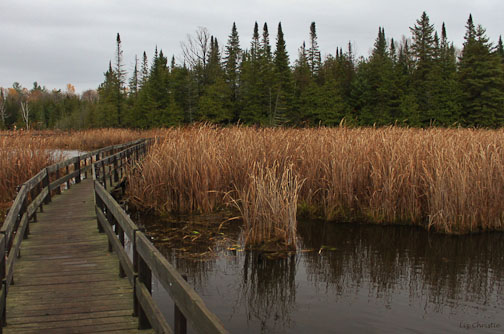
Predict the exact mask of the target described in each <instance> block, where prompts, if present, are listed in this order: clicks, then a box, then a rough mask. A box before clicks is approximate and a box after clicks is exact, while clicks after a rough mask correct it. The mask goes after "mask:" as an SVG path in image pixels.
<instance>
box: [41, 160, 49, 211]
mask: <svg viewBox="0 0 504 334" xmlns="http://www.w3.org/2000/svg"><path fill="white" fill-rule="evenodd" d="M50 184H51V179H50V177H49V170H48V169H47V168H46V177H45V178H44V180H42V186H43V187H44V188H47V190H48V194H47V196H46V198H45V200H44V203H45V204H49V203H50V202H51V191H50V188H49V185H50Z"/></svg>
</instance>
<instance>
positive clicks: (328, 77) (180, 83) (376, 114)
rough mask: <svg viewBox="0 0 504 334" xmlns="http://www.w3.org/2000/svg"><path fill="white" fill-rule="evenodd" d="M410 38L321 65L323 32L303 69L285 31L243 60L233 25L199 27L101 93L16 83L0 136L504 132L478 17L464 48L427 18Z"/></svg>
mask: <svg viewBox="0 0 504 334" xmlns="http://www.w3.org/2000/svg"><path fill="white" fill-rule="evenodd" d="M409 30H410V31H409V34H408V36H409V37H403V38H402V40H400V41H396V40H394V39H389V38H387V36H386V32H385V30H384V29H383V28H381V27H379V28H378V33H377V37H376V40H375V43H374V47H373V50H372V52H371V54H370V55H369V56H368V57H362V56H361V57H357V56H356V55H355V54H354V52H353V50H352V48H353V46H352V44H351V43H348V45H347V46H345V47H344V48H337V50H335V53H334V54H329V55H327V56H324V57H322V56H321V51H320V48H319V44H318V39H317V29H316V24H315V22H313V23H311V25H310V27H309V30H308V31H307V32H308V34H307V36H308V39H307V42H303V43H302V45H301V46H300V47H299V49H298V54H297V55H295V60H293V61H291V57H290V55H289V54H288V52H287V47H286V42H285V38H284V32H283V30H282V25H281V23H279V24H278V26H277V27H276V38H273V37H271V35H270V28H269V27H268V25H267V24H266V23H264V25H262V27H260V26H259V25H258V24H257V23H255V25H254V27H253V37H252V40H251V41H250V43H249V44H248V47H247V48H245V49H243V48H242V47H241V46H240V45H242V44H241V43H240V37H239V34H238V29H237V27H236V25H235V24H233V25H232V29H231V32H230V34H229V36H228V38H227V40H226V41H225V44H222V42H221V41H220V40H218V39H217V38H216V37H215V36H212V35H211V34H210V33H209V32H208V30H207V29H205V28H199V29H198V30H197V31H196V33H195V34H194V36H191V37H190V38H188V40H187V41H186V42H184V43H183V44H182V54H183V61H179V62H180V63H178V62H177V61H176V60H175V57H174V56H172V57H171V58H170V57H167V56H166V55H165V53H164V52H163V50H158V48H157V47H156V48H155V51H154V53H153V55H150V56H148V55H147V53H146V52H143V54H142V55H140V56H137V57H135V60H134V64H135V65H134V69H133V71H132V73H127V71H126V70H125V65H124V63H125V61H124V59H123V51H122V43H121V37H120V35H119V33H118V34H117V36H116V50H115V55H114V59H112V60H111V61H110V62H109V64H108V68H107V69H106V71H105V73H104V81H103V83H101V84H100V86H99V87H98V88H97V90H88V91H85V92H83V93H82V94H75V89H74V88H73V86H72V85H70V84H69V85H68V86H67V90H66V91H61V90H53V91H48V90H47V89H46V88H44V87H41V86H40V85H39V84H38V83H36V82H35V83H34V84H33V87H32V88H31V89H27V88H23V87H21V85H19V84H18V83H14V84H13V86H12V87H11V88H1V89H0V128H13V127H14V126H17V127H18V128H20V127H24V128H40V129H45V128H79V129H84V128H97V127H128V128H140V129H145V128H153V127H168V126H176V125H181V124H189V123H192V122H207V123H213V124H219V125H227V124H237V123H239V124H247V125H258V126H320V125H322V126H335V125H339V124H342V123H343V124H345V125H348V126H385V125H391V124H395V125H401V126H411V127H428V126H444V127H452V126H464V127H485V128H496V127H500V126H503V125H504V47H503V42H502V38H499V40H498V42H497V43H493V42H491V41H490V40H489V38H488V37H487V35H486V31H485V29H484V28H483V27H482V26H481V25H479V24H476V23H475V22H473V18H472V16H469V18H468V20H467V23H466V32H465V36H464V43H463V46H462V49H457V48H455V46H454V45H453V43H452V42H450V40H449V38H448V34H447V29H446V27H445V25H444V24H443V25H442V27H441V29H440V30H439V31H438V30H436V28H435V27H434V25H433V24H431V22H430V19H429V16H428V15H427V14H426V13H425V12H424V13H423V14H422V15H421V17H420V18H419V19H418V20H416V22H415V23H414V25H413V26H412V27H410V29H409Z"/></svg>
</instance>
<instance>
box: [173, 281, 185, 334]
mask: <svg viewBox="0 0 504 334" xmlns="http://www.w3.org/2000/svg"><path fill="white" fill-rule="evenodd" d="M182 278H184V279H185V280H186V281H187V275H185V274H184V275H182ZM174 320H175V331H174V332H175V334H187V319H186V318H185V316H184V314H183V313H182V312H181V311H180V309H179V308H178V306H177V304H175V313H174Z"/></svg>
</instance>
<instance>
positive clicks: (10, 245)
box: [0, 139, 145, 334]
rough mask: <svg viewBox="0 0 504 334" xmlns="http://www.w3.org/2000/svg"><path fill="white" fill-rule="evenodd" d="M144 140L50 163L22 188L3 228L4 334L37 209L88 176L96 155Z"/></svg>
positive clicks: (0, 301)
mask: <svg viewBox="0 0 504 334" xmlns="http://www.w3.org/2000/svg"><path fill="white" fill-rule="evenodd" d="M142 142H145V139H140V140H135V141H133V142H130V143H125V144H120V145H113V146H108V147H104V148H102V149H99V150H96V151H93V152H90V153H86V154H83V155H80V156H77V157H74V158H70V159H67V160H65V161H62V162H59V163H56V164H53V165H50V166H47V167H46V168H44V169H42V170H41V171H40V172H38V173H37V174H36V175H35V176H33V177H32V178H30V179H29V180H28V181H26V182H25V183H23V184H22V185H21V186H20V187H19V190H18V193H17V195H16V198H15V199H14V202H13V204H12V205H11V207H10V209H9V212H8V214H7V217H6V218H5V221H4V223H3V225H2V227H1V228H0V254H5V256H0V282H1V288H0V334H1V333H2V328H3V326H5V322H6V319H5V317H6V308H7V294H8V291H9V287H10V285H11V284H12V283H13V280H14V264H15V262H16V258H18V257H19V256H20V252H21V242H22V241H23V239H26V238H28V235H29V229H30V220H33V221H36V220H37V209H40V211H41V212H43V204H48V203H49V202H50V201H51V197H52V195H53V193H56V194H59V193H61V185H62V184H63V183H66V184H67V188H70V186H71V180H72V179H74V182H75V183H79V182H80V181H81V175H82V174H84V175H85V177H87V174H88V172H89V169H91V167H92V163H93V158H95V161H99V160H100V159H103V158H105V157H106V156H108V155H111V154H114V153H115V152H117V151H123V150H125V149H127V148H129V147H131V146H134V145H138V144H139V143H142ZM88 161H89V163H88ZM61 170H64V172H63V173H62V172H61ZM60 174H62V175H60Z"/></svg>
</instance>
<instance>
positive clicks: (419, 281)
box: [158, 222, 504, 333]
mask: <svg viewBox="0 0 504 334" xmlns="http://www.w3.org/2000/svg"><path fill="white" fill-rule="evenodd" d="M191 228H194V226H192V227H191ZM199 230H202V229H201V228H199ZM209 230H211V228H210V229H209ZM298 230H299V237H300V241H299V244H300V250H299V251H298V252H297V253H296V254H290V255H287V256H284V257H281V258H275V259H269V258H268V256H265V255H264V254H258V253H254V252H246V251H240V249H235V247H233V244H234V243H235V241H234V240H238V239H239V238H238V234H237V233H238V232H236V230H235V231H234V232H230V231H226V233H225V237H222V238H219V237H217V236H221V235H220V234H217V233H215V234H212V232H208V233H209V234H208V235H210V237H209V238H207V243H205V244H204V247H206V248H207V249H208V248H209V249H211V252H208V253H210V254H213V255H212V256H206V257H188V256H187V252H190V250H189V249H188V246H187V245H184V243H183V242H182V246H180V245H179V246H176V245H175V244H170V245H169V247H167V245H166V243H163V242H159V241H158V247H159V248H160V249H161V250H162V252H163V253H164V254H165V255H166V256H167V257H168V258H169V260H170V261H171V262H172V263H174V264H175V265H176V266H177V268H178V269H179V271H181V272H184V273H187V274H188V276H189V282H190V284H191V285H193V286H194V287H195V289H196V290H197V292H198V293H200V295H201V296H202V298H203V299H204V300H205V303H206V304H207V306H208V307H209V308H210V309H211V310H212V311H213V312H215V313H216V314H217V316H218V317H219V318H220V319H221V320H222V321H223V322H224V325H225V327H226V328H227V329H229V330H230V331H231V332H237V333H258V332H261V333H305V332H307V331H310V332H313V333H318V332H323V333H347V332H360V333H366V332H403V331H406V330H408V331H413V332H441V331H442V332H448V333H457V332H459V331H460V330H461V328H464V326H465V325H466V324H472V323H475V322H479V323H482V324H487V323H496V324H500V326H501V327H500V328H501V329H500V330H502V328H504V321H501V320H500V319H504V300H503V296H504V295H503V292H504V291H503V290H504V288H503V286H504V281H503V278H502V277H504V276H503V274H504V250H503V248H502V244H503V241H504V234H503V233H489V234H481V235H473V236H444V235H436V234H429V233H427V232H425V231H423V230H420V229H417V228H411V227H397V226H390V227H383V226H372V225H355V224H330V223H322V222H304V223H301V224H300V225H299V228H298ZM204 233H207V232H204ZM220 233H222V232H220ZM233 233H234V234H233ZM212 235H214V236H215V238H214V237H211V236H212ZM159 239H160V238H158V240H159ZM186 239H187V238H186ZM186 239H182V240H186ZM226 243H227V244H226ZM163 245H164V246H163ZM198 247H201V245H199V246H197V247H196V249H197V251H195V252H197V253H198V254H199V252H201V248H198ZM181 248H182V249H184V252H181V251H180V249H181ZM181 255H182V256H181ZM207 255H208V254H207ZM158 294H159V295H158V300H161V301H163V300H164V299H165V298H164V297H162V293H158ZM499 321H500V323H499ZM480 331H481V332H488V333H492V332H495V328H493V329H492V328H479V329H478V332H480Z"/></svg>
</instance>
